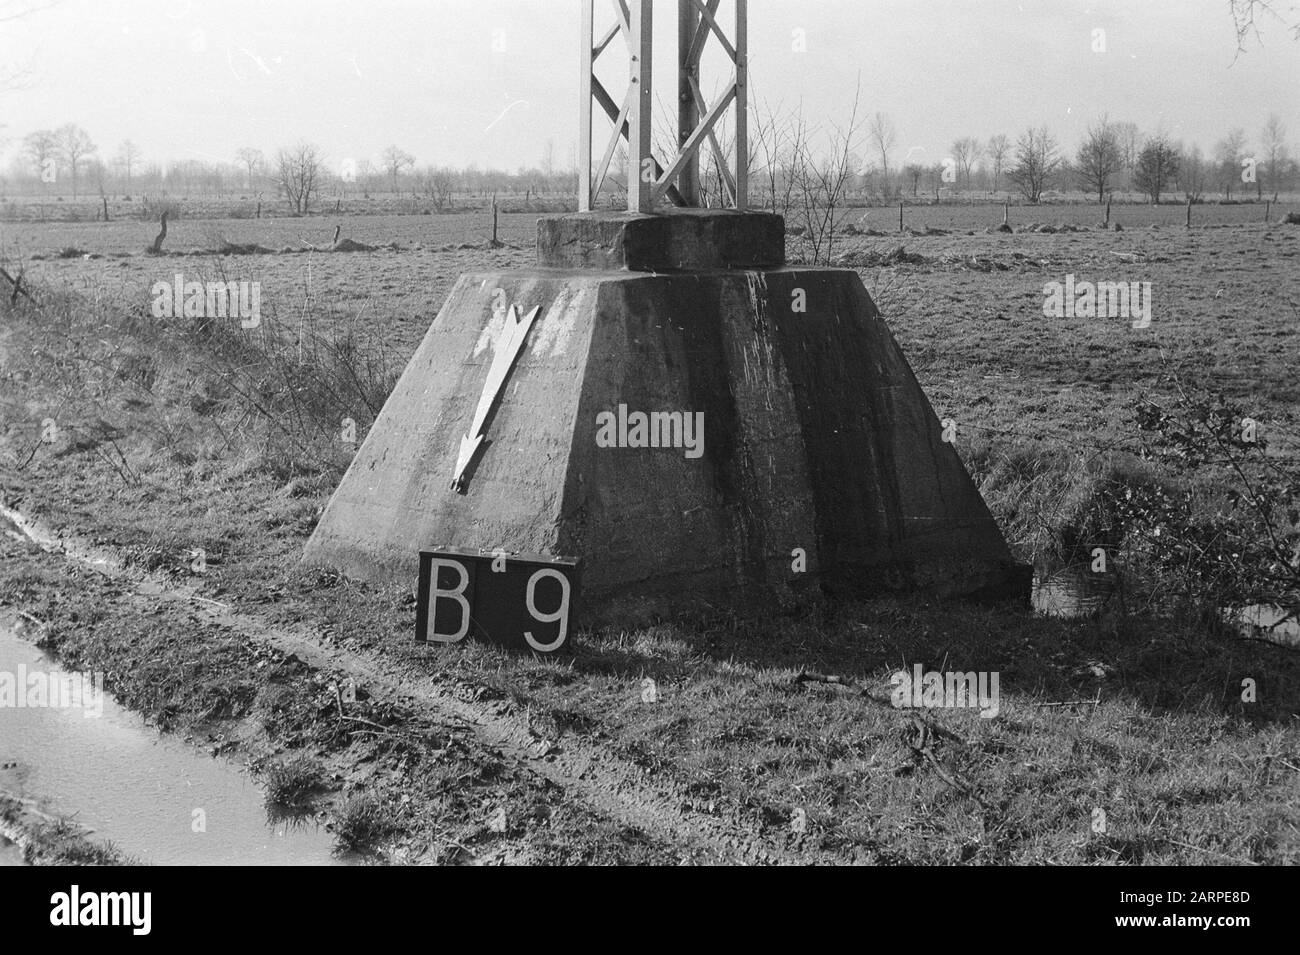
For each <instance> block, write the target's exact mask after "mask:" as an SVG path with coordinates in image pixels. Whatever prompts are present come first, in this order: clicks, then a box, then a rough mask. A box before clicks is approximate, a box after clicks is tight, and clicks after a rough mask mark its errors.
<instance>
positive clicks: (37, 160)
mask: <svg viewBox="0 0 1300 955" xmlns="http://www.w3.org/2000/svg"><path fill="white" fill-rule="evenodd" d="M23 153H24V155H26V156H27V158H28V159H29V160H30V161H31V164H32V168H33V169H35V170H36V175H38V176H41V175H42V174H43V173H44V172H45V168H46V165H47V164H48V163H49V162H50V161H51V160H53V161H55V162H57V161H58V156H59V139H58V137H57V136H55V135H54V133H53V132H51V131H50V130H48V129H38V130H36V131H35V132H32V133H28V134H27V136H26V138H24V139H23Z"/></svg>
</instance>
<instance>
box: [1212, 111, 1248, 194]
mask: <svg viewBox="0 0 1300 955" xmlns="http://www.w3.org/2000/svg"><path fill="white" fill-rule="evenodd" d="M1245 148H1246V131H1245V130H1244V129H1240V128H1238V129H1232V130H1229V132H1228V135H1226V136H1224V137H1223V138H1222V139H1220V140H1219V141H1218V143H1216V144H1215V146H1214V163H1215V166H1216V168H1217V171H1218V174H1219V177H1220V179H1221V181H1222V182H1223V197H1224V198H1225V199H1231V198H1232V184H1233V183H1234V182H1236V181H1237V177H1238V175H1240V172H1241V153H1242V150H1243V149H1245Z"/></svg>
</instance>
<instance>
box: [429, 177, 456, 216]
mask: <svg viewBox="0 0 1300 955" xmlns="http://www.w3.org/2000/svg"><path fill="white" fill-rule="evenodd" d="M455 184H456V174H455V173H454V172H452V171H451V170H450V169H444V168H441V167H436V166H425V167H424V172H422V173H421V174H420V188H421V189H422V190H423V191H424V194H425V195H426V196H428V197H429V198H430V199H432V200H433V207H434V208H435V209H437V210H438V211H439V212H441V211H442V210H443V209H444V208H445V207H446V206H447V203H448V202H450V201H451V191H452V188H453V187H454V186H455Z"/></svg>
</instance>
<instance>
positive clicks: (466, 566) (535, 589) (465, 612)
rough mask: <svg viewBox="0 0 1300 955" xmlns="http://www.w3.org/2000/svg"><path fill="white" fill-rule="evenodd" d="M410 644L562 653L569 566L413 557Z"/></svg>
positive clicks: (473, 554) (443, 550) (569, 604)
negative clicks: (416, 561)
mask: <svg viewBox="0 0 1300 955" xmlns="http://www.w3.org/2000/svg"><path fill="white" fill-rule="evenodd" d="M418 584H419V585H418V591H417V596H418V604H417V615H416V626H415V630H416V632H415V638H416V639H417V640H421V641H432V642H435V643H456V642H458V641H460V640H462V639H463V638H464V637H466V636H472V637H474V638H475V639H477V640H485V641H487V642H490V643H496V644H499V645H501V646H506V647H509V648H511V649H515V650H520V651H523V652H535V653H556V652H559V651H561V650H566V649H568V646H569V631H570V628H571V626H572V623H573V619H574V614H575V609H576V605H577V599H578V565H577V561H573V560H567V559H564V558H553V557H543V556H537V555H531V554H528V555H526V554H508V553H506V552H505V551H503V550H501V549H500V548H497V549H495V550H492V551H476V550H463V549H459V548H450V547H437V548H432V549H430V550H424V551H421V552H420V574H419V582H418Z"/></svg>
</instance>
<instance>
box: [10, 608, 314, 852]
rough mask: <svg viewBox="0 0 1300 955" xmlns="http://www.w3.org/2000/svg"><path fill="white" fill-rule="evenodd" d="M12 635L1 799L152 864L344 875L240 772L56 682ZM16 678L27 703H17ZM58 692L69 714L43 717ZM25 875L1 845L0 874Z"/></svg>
mask: <svg viewBox="0 0 1300 955" xmlns="http://www.w3.org/2000/svg"><path fill="white" fill-rule="evenodd" d="M8 624H9V622H8V621H5V620H3V619H0V681H4V680H5V679H6V678H7V679H9V680H11V681H14V682H11V684H10V686H11V687H14V690H15V692H14V693H13V694H9V695H6V694H3V693H0V767H6V768H0V792H3V793H5V794H7V795H10V796H15V797H17V798H19V799H22V800H27V801H30V804H31V805H33V806H35V807H36V808H38V809H40V810H41V811H43V812H46V813H49V814H51V815H56V816H69V817H72V818H73V819H74V821H75V822H77V823H78V824H79V825H81V826H83V827H87V828H89V829H92V830H93V834H92V836H91V838H92V839H96V840H110V841H111V842H112V843H113V844H114V845H116V846H117V847H118V848H119V849H121V850H122V851H123V852H125V853H126V854H127V855H129V856H132V857H134V858H135V859H138V860H139V861H140V862H142V863H145V864H158V865H329V864H338V863H339V860H338V859H337V858H335V857H334V856H333V855H332V854H331V849H332V847H333V838H332V836H331V835H330V834H329V833H328V832H326V831H325V830H323V829H321V828H319V827H317V826H316V825H315V824H314V823H311V822H308V823H306V824H305V825H302V824H298V825H294V824H286V823H278V824H276V825H270V824H268V822H267V818H266V810H265V808H264V801H263V796H262V793H261V792H260V791H259V790H258V788H257V786H256V785H254V784H253V782H252V781H251V780H250V779H249V778H248V777H247V775H246V774H245V773H244V772H242V771H241V770H240V769H239V768H238V767H236V766H234V765H232V764H230V763H228V762H226V761H224V760H221V759H213V758H211V757H210V756H208V755H206V754H205V753H203V752H202V751H201V750H198V749H196V748H195V747H193V746H192V745H190V744H188V743H185V742H184V741H182V740H179V739H176V738H173V737H168V736H165V735H163V734H161V733H159V732H158V731H156V730H154V729H152V728H151V727H149V726H147V725H146V724H145V723H144V721H143V720H142V719H141V718H140V717H139V716H138V715H136V714H135V713H132V712H131V711H129V710H126V709H124V708H123V707H121V706H119V705H117V703H115V702H114V701H113V699H112V698H111V697H110V696H109V695H108V694H107V693H103V694H95V693H94V691H93V687H94V682H93V679H89V680H87V682H85V683H83V678H82V675H80V674H72V673H67V672H65V671H63V670H61V669H60V668H59V667H58V666H57V664H56V663H55V661H54V660H53V659H52V658H51V657H49V656H47V655H46V654H44V653H42V652H41V651H40V650H38V649H37V648H36V647H35V645H33V644H32V643H30V642H28V641H27V640H24V639H22V638H21V637H19V636H18V634H17V633H16V632H15V628H14V627H11V626H9V625H8ZM20 676H21V677H22V684H23V686H24V688H25V689H26V690H27V695H23V694H22V693H20V692H17V691H18V688H17V686H15V683H16V682H17V681H18V678H19V677H20ZM33 679H34V680H35V681H36V683H42V681H43V685H44V686H45V687H47V688H48V690H49V692H48V693H47V694H46V696H47V705H43V706H42V705H35V706H28V705H26V703H27V702H28V701H31V700H35V701H36V702H39V699H40V698H39V697H33V696H32V690H31V687H32V686H33V685H34V684H33V682H32V681H33ZM56 683H58V685H59V686H60V687H61V688H62V690H63V692H62V693H61V694H60V695H61V696H65V697H68V699H63V700H61V701H60V702H61V703H65V704H70V705H59V706H52V705H48V702H49V701H50V698H51V697H52V696H53V688H54V686H55V684H56ZM81 686H85V687H86V688H87V692H85V693H78V692H76V689H77V688H78V687H81ZM69 688H71V689H72V690H73V691H74V692H72V693H71V694H68V693H67V692H66V691H67V690H68V689H69ZM19 696H21V697H22V702H23V703H24V705H22V706H19V705H16V704H17V702H18V700H17V697H19ZM20 863H21V857H20V855H19V853H18V852H17V849H16V848H15V847H14V846H13V844H12V843H8V844H7V843H6V842H5V840H3V839H0V865H6V864H10V865H14V864H20Z"/></svg>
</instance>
